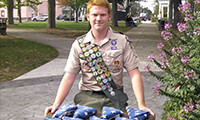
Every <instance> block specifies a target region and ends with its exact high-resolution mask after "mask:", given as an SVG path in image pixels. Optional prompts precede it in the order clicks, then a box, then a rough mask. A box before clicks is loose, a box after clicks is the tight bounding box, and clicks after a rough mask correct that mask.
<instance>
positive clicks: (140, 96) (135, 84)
mask: <svg viewBox="0 0 200 120" xmlns="http://www.w3.org/2000/svg"><path fill="white" fill-rule="evenodd" d="M128 73H129V76H130V79H131V84H132V88H133V91H134V93H135V96H136V99H137V102H138V108H139V109H140V110H145V111H149V112H150V114H151V115H152V116H153V118H155V114H154V113H153V111H152V110H151V109H149V108H147V107H146V104H145V98H144V87H143V82H142V77H141V75H140V72H139V70H138V69H133V70H131V71H129V72H128Z"/></svg>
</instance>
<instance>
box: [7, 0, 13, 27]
mask: <svg viewBox="0 0 200 120" xmlns="http://www.w3.org/2000/svg"><path fill="white" fill-rule="evenodd" d="M13 7H14V2H13V0H7V10H8V24H14V20H13Z"/></svg>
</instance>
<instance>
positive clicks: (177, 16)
mask: <svg viewBox="0 0 200 120" xmlns="http://www.w3.org/2000/svg"><path fill="white" fill-rule="evenodd" d="M173 2H174V22H173V24H172V26H173V28H176V27H177V23H178V22H180V21H181V20H182V17H181V13H180V12H179V10H178V6H179V4H181V0H173Z"/></svg>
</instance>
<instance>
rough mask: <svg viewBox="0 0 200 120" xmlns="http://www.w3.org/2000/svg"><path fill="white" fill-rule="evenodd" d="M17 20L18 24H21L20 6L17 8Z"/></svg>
mask: <svg viewBox="0 0 200 120" xmlns="http://www.w3.org/2000/svg"><path fill="white" fill-rule="evenodd" d="M17 9H18V11H17V12H18V19H19V23H22V17H21V6H19V7H18V8H17Z"/></svg>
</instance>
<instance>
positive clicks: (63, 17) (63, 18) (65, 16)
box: [56, 14, 67, 20]
mask: <svg viewBox="0 0 200 120" xmlns="http://www.w3.org/2000/svg"><path fill="white" fill-rule="evenodd" d="M56 19H57V20H66V19H67V15H66V14H60V15H59V16H58V17H57V18H56Z"/></svg>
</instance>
